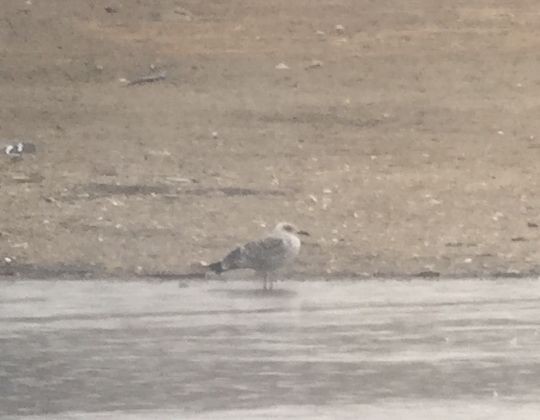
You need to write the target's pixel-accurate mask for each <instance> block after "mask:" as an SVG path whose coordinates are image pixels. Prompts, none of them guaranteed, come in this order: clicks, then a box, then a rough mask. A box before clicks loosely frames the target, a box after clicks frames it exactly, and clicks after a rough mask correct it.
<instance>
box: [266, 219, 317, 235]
mask: <svg viewBox="0 0 540 420" xmlns="http://www.w3.org/2000/svg"><path fill="white" fill-rule="evenodd" d="M274 230H275V231H276V232H287V233H291V234H293V235H305V236H309V233H307V232H306V231H305V230H300V229H298V228H297V227H296V226H295V225H293V224H292V223H287V222H280V223H278V224H277V225H276V227H275V229H274Z"/></svg>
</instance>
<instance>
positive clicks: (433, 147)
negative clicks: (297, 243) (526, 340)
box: [0, 0, 540, 278]
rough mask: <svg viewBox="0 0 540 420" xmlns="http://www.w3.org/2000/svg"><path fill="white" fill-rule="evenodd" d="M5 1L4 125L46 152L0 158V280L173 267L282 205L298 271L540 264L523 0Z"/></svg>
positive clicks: (530, 29)
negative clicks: (301, 241) (450, 0)
mask: <svg viewBox="0 0 540 420" xmlns="http://www.w3.org/2000/svg"><path fill="white" fill-rule="evenodd" d="M4 3H5V4H4V5H3V8H2V11H0V18H1V19H0V21H2V22H5V25H2V27H1V28H0V30H1V34H2V37H1V39H2V41H0V42H1V43H0V46H1V49H0V51H1V53H2V62H3V66H2V69H1V70H0V88H1V90H2V95H0V119H1V121H2V123H1V126H0V139H1V143H2V144H7V143H9V142H11V141H12V140H13V139H22V140H25V141H31V142H33V143H34V144H36V147H37V150H36V153H35V154H27V155H23V158H22V159H11V158H9V157H8V156H7V155H6V156H4V155H2V156H0V176H1V177H2V188H1V194H0V208H1V209H2V212H1V213H0V257H1V258H0V274H2V275H5V276H11V277H13V276H26V277H35V278H47V277H49V278H57V277H59V276H60V277H65V278H73V277H76V278H80V277H99V276H109V277H110V276H113V277H124V276H127V275H141V276H147V275H157V276H158V277H159V276H161V277H167V273H168V274H169V275H178V276H180V277H181V276H182V275H185V274H186V273H190V272H191V264H193V263H197V262H199V261H207V262H208V261H211V260H213V259H216V258H220V257H221V256H223V254H224V253H225V252H226V251H227V250H228V249H229V248H230V247H231V246H232V245H235V244H240V243H242V242H244V241H245V240H248V239H251V238H253V237H256V236H258V235H261V234H262V232H264V230H265V229H266V228H268V227H270V226H272V225H274V223H275V222H276V221H280V220H287V221H291V222H294V223H296V224H297V225H299V226H301V227H302V228H303V229H306V230H308V231H310V232H311V233H312V236H311V239H310V241H309V242H307V243H306V244H305V246H304V248H303V251H302V254H301V258H300V261H299V262H298V264H297V265H296V266H295V269H294V271H293V272H292V273H290V276H292V277H298V278H301V277H306V276H318V277H325V278H337V277H374V276H382V277H384V276H402V277H407V276H411V275H421V276H425V277H434V278H437V277H463V276H469V277H470V276H473V277H474V276H499V275H505V276H507V275H512V276H523V275H536V274H537V273H538V272H540V266H539V264H538V261H540V247H539V246H538V241H539V238H540V231H539V228H538V226H539V225H540V217H539V214H538V208H539V207H540V200H539V195H538V190H539V185H538V180H539V179H540V173H539V172H540V169H539V166H538V164H537V162H538V160H539V158H540V134H539V128H540V120H539V119H538V111H539V108H540V100H539V99H538V98H540V76H539V75H540V67H539V64H538V60H537V57H536V56H537V51H538V48H539V44H540V29H539V28H540V15H539V14H538V13H536V4H535V2H532V1H526V2H520V3H519V5H506V4H505V5H497V6H495V5H487V4H486V3H485V2H480V1H473V2H468V3H467V4H466V5H462V4H455V5H454V4H449V5H444V6H441V5H440V2H437V1H435V0H422V1H419V2H415V4H414V5H408V8H407V9H406V10H403V9H402V8H399V7H398V5H395V6H392V5H391V4H389V3H388V2H383V3H381V2H365V1H356V0H354V1H353V0H349V1H347V0H340V1H335V2H330V3H325V4H318V5H317V7H313V6H312V2H309V1H307V0H302V1H295V2H287V1H270V2H268V1H254V2H250V4H249V7H245V3H244V2H240V1H231V2H226V3H220V2H194V1H186V2H182V5H179V4H178V2H177V1H173V0H164V1H160V2H148V3H147V2H142V3H141V4H136V5H135V4H132V2H127V1H116V2H115V4H114V6H111V5H110V4H109V3H110V2H109V1H96V2H92V5H90V4H88V2H85V1H82V0H72V1H70V2H65V1H59V0H51V1H48V2H33V3H32V4H26V3H24V2H23V3H24V4H22V3H21V2H20V1H15V0H6V1H5V2H4ZM111 7H112V8H111ZM401 7H402V6H401ZM533 12H534V13H533ZM336 25H341V26H336ZM159 71H166V78H165V80H161V81H157V82H153V83H146V84H139V85H133V86H126V85H127V83H126V81H127V80H135V79H137V78H138V77H143V76H147V75H149V74H151V73H154V72H159ZM160 273H162V274H163V273H165V275H161V274H160Z"/></svg>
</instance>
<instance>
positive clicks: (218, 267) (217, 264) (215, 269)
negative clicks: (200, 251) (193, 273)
mask: <svg viewBox="0 0 540 420" xmlns="http://www.w3.org/2000/svg"><path fill="white" fill-rule="evenodd" d="M208 268H209V269H210V270H212V271H213V272H214V273H217V274H221V273H223V272H224V271H225V269H224V268H223V266H222V265H221V261H218V262H215V263H213V264H210V265H209V266H208Z"/></svg>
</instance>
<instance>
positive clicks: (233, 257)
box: [208, 222, 309, 290]
mask: <svg viewBox="0 0 540 420" xmlns="http://www.w3.org/2000/svg"><path fill="white" fill-rule="evenodd" d="M297 235H306V236H309V234H308V233H307V232H306V231H303V230H298V228H297V227H296V226H294V225H293V224H291V223H287V222H281V223H278V224H277V225H276V227H275V228H274V230H273V231H272V232H271V233H270V234H268V235H267V236H265V237H263V238H261V239H258V240H255V241H251V242H248V243H247V244H245V245H242V246H240V247H238V248H236V249H233V250H232V251H231V252H229V253H228V254H227V255H226V256H225V258H223V259H222V260H221V261H218V262H215V263H213V264H210V265H208V268H209V269H210V270H212V271H213V272H214V273H217V274H221V273H223V272H224V271H229V270H238V269H244V268H249V269H252V270H255V272H256V273H257V274H258V275H259V276H261V277H262V278H263V289H264V290H267V289H268V288H270V289H272V288H273V283H272V278H271V276H270V274H271V273H273V272H275V271H276V270H279V269H280V268H282V267H284V266H286V265H287V264H290V263H292V262H293V261H294V260H295V259H296V257H297V256H298V252H300V238H298V236H297Z"/></svg>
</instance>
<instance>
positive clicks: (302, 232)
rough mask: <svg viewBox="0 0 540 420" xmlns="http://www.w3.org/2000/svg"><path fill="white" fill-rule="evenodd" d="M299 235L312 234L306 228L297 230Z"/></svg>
mask: <svg viewBox="0 0 540 420" xmlns="http://www.w3.org/2000/svg"><path fill="white" fill-rule="evenodd" d="M297 233H298V234H299V235H304V236H310V235H309V233H308V232H306V231H305V230H299V231H298V232H297Z"/></svg>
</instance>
